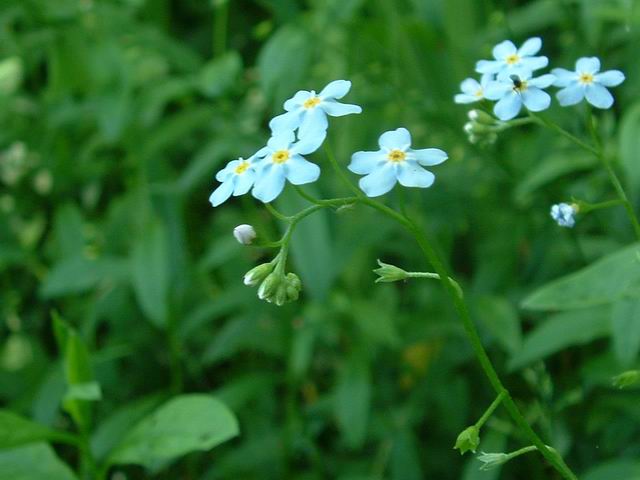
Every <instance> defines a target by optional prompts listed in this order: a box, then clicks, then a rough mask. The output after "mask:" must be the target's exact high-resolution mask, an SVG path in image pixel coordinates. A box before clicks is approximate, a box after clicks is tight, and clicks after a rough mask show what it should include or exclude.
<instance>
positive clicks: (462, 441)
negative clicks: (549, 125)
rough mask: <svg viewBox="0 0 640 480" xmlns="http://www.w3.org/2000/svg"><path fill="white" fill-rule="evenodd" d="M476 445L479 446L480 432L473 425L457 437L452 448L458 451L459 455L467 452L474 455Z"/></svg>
mask: <svg viewBox="0 0 640 480" xmlns="http://www.w3.org/2000/svg"><path fill="white" fill-rule="evenodd" d="M478 445H480V430H479V429H478V427H476V426H475V425H471V426H470V427H467V428H465V429H464V430H463V431H462V432H461V433H460V435H458V438H457V439H456V445H455V446H454V447H453V448H454V449H457V450H460V455H464V454H465V453H466V452H469V451H471V452H473V453H476V449H477V448H478Z"/></svg>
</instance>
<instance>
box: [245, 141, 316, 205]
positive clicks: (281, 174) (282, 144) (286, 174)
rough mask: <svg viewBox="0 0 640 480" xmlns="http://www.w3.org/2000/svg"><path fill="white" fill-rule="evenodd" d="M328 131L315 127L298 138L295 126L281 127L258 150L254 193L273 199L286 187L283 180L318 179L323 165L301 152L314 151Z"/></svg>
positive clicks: (260, 198) (293, 182)
mask: <svg viewBox="0 0 640 480" xmlns="http://www.w3.org/2000/svg"><path fill="white" fill-rule="evenodd" d="M326 135H327V132H326V130H321V131H316V132H314V133H313V134H309V135H307V136H306V137H300V139H299V140H297V141H296V138H295V134H294V133H293V130H279V131H277V132H276V133H274V134H273V136H272V137H271V138H270V139H269V141H268V142H267V146H266V147H264V148H262V149H260V150H259V151H258V152H257V153H256V155H255V156H256V157H257V158H260V159H261V160H259V161H258V162H257V165H256V169H257V179H256V182H255V186H254V187H253V190H252V191H251V193H252V195H253V196H254V197H256V198H257V199H258V200H261V201H263V202H264V203H267V202H270V201H272V200H273V199H274V198H276V197H277V196H278V195H280V192H282V189H283V188H284V181H285V179H286V180H289V182H291V183H292V184H294V185H303V184H305V183H311V182H315V181H316V180H317V179H318V177H319V176H320V167H318V165H316V164H315V163H311V162H309V161H307V160H306V159H305V158H304V157H303V156H302V155H306V154H309V153H313V152H315V151H316V150H317V149H318V148H319V147H320V145H322V142H324V139H325V137H326Z"/></svg>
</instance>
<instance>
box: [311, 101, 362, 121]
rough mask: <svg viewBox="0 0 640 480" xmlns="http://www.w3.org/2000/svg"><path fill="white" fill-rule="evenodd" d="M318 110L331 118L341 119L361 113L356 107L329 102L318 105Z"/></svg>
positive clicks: (360, 108)
mask: <svg viewBox="0 0 640 480" xmlns="http://www.w3.org/2000/svg"><path fill="white" fill-rule="evenodd" d="M318 108H321V109H322V110H324V111H325V112H327V114H329V115H331V116H332V117H342V116H344V115H350V114H352V113H362V107H360V106H358V105H352V104H349V103H339V102H334V101H331V100H329V101H327V102H322V103H321V104H320V105H318Z"/></svg>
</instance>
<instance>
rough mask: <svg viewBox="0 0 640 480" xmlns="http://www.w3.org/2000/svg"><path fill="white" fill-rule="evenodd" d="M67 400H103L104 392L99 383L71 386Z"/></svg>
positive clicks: (66, 396)
mask: <svg viewBox="0 0 640 480" xmlns="http://www.w3.org/2000/svg"><path fill="white" fill-rule="evenodd" d="M64 399H65V400H87V401H97V400H102V390H101V388H100V384H99V383H98V382H86V383H76V384H74V385H69V388H68V389H67V393H66V395H65V396H64Z"/></svg>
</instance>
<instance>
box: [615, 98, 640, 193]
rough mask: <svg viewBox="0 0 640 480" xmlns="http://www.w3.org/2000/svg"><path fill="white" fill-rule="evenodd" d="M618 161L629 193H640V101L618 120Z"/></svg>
mask: <svg viewBox="0 0 640 480" xmlns="http://www.w3.org/2000/svg"><path fill="white" fill-rule="evenodd" d="M618 149H619V151H620V163H621V164H622V168H623V169H624V172H625V174H626V177H627V181H628V184H629V187H630V190H631V194H632V195H633V196H634V197H637V195H638V194H640V169H639V168H638V152H639V151H640V103H635V104H634V105H633V106H632V107H631V108H629V109H627V110H626V112H625V114H624V116H623V117H622V121H621V122H620V133H619V137H618Z"/></svg>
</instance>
